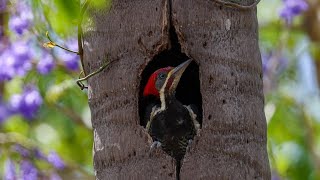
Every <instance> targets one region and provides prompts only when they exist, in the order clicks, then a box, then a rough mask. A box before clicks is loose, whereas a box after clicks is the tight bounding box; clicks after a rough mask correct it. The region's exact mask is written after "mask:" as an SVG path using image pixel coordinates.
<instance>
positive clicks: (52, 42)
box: [45, 31, 79, 55]
mask: <svg viewBox="0 0 320 180" xmlns="http://www.w3.org/2000/svg"><path fill="white" fill-rule="evenodd" d="M46 36H47V38H48V39H49V41H50V42H49V43H45V46H49V47H50V46H57V47H59V48H61V49H63V50H66V51H68V52H71V53H75V54H77V55H79V52H76V51H72V50H70V49H68V48H65V47H63V46H60V45H59V44H57V43H55V42H54V41H52V39H51V37H50V36H49V32H48V31H47V32H46Z"/></svg>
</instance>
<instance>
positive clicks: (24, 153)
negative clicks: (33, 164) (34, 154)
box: [14, 144, 30, 157]
mask: <svg viewBox="0 0 320 180" xmlns="http://www.w3.org/2000/svg"><path fill="white" fill-rule="evenodd" d="M14 150H15V151H17V152H18V153H19V154H20V155H21V156H23V157H28V156H30V152H29V150H28V149H26V148H24V147H23V146H21V145H20V144H17V145H15V146H14Z"/></svg>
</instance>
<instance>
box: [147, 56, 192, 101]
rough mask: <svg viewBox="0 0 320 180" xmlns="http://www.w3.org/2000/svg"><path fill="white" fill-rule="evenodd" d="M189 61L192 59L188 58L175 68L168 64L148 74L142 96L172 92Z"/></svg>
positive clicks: (157, 95) (158, 95)
mask: <svg viewBox="0 0 320 180" xmlns="http://www.w3.org/2000/svg"><path fill="white" fill-rule="evenodd" d="M191 61H192V60H191V59H189V60H187V61H186V62H184V63H182V64H180V65H179V66H177V67H175V68H173V67H170V66H169V67H165V68H161V69H158V70H156V71H155V72H154V73H153V74H152V75H151V76H150V78H149V80H148V83H147V85H146V87H145V88H144V91H143V96H144V97H146V96H149V95H153V96H156V97H160V93H163V94H174V92H175V90H176V88H177V86H178V84H179V81H180V78H181V76H182V74H183V72H184V71H185V70H186V68H187V67H188V65H189V64H190V63H191Z"/></svg>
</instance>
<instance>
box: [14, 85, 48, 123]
mask: <svg viewBox="0 0 320 180" xmlns="http://www.w3.org/2000/svg"><path fill="white" fill-rule="evenodd" d="M41 104H42V97H41V95H40V93H39V91H38V90H37V89H36V88H35V87H32V86H29V87H26V88H25V89H24V91H23V93H22V94H15V95H13V96H11V98H10V106H11V108H12V110H13V112H15V113H20V114H22V115H23V116H24V117H25V118H27V119H32V118H34V116H35V115H36V113H37V112H38V110H39V108H40V106H41Z"/></svg>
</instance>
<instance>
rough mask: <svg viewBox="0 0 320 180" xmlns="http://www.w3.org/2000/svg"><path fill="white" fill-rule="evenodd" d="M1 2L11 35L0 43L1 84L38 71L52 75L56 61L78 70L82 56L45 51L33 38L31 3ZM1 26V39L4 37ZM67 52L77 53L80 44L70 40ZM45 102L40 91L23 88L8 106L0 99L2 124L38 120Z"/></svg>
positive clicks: (34, 37)
mask: <svg viewBox="0 0 320 180" xmlns="http://www.w3.org/2000/svg"><path fill="white" fill-rule="evenodd" d="M10 2H11V3H7V0H0V12H2V11H7V12H8V13H10V15H9V19H8V22H7V23H8V25H7V26H5V27H8V28H9V30H10V32H12V33H11V34H8V35H9V36H8V37H6V40H5V41H1V42H0V59H1V60H0V67H1V68H0V83H5V82H7V81H11V80H13V79H15V78H24V77H25V76H26V75H28V73H30V72H33V71H34V70H36V71H37V72H38V73H39V74H41V75H47V74H49V73H51V72H52V71H53V70H54V68H55V67H57V64H58V63H56V61H57V60H58V61H60V62H61V63H60V65H61V64H62V65H64V67H65V68H67V69H68V70H71V71H75V70H78V68H79V56H78V55H77V54H75V53H71V52H67V51H65V50H62V49H59V48H55V49H54V50H53V51H49V50H47V49H44V48H43V47H42V46H41V44H42V43H39V42H37V38H36V36H34V35H33V32H32V31H33V29H32V27H33V26H34V22H33V19H34V17H36V16H37V14H34V13H36V12H35V11H32V8H31V6H30V3H31V2H30V1H28V0H19V1H10ZM2 30H3V27H2V26H1V25H0V38H1V37H2V33H4V31H2ZM63 45H65V47H66V48H69V49H71V50H74V51H76V50H77V49H78V44H77V40H75V39H70V40H68V41H67V42H66V43H63ZM41 104H42V98H41V96H40V93H39V92H38V91H37V88H35V87H33V88H30V87H29V88H24V90H23V92H22V94H14V95H12V96H11V97H10V98H9V102H4V100H3V99H2V98H0V112H1V113H0V124H1V122H3V121H5V120H6V119H7V118H8V117H10V116H11V115H12V114H21V115H23V117H25V118H26V119H32V118H34V117H35V115H36V113H37V111H38V109H39V107H40V105H41Z"/></svg>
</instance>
